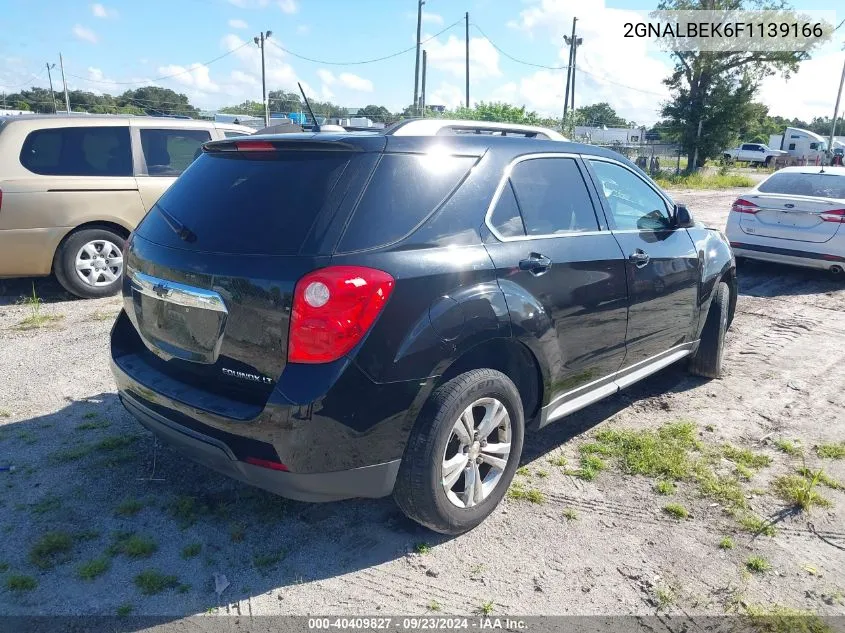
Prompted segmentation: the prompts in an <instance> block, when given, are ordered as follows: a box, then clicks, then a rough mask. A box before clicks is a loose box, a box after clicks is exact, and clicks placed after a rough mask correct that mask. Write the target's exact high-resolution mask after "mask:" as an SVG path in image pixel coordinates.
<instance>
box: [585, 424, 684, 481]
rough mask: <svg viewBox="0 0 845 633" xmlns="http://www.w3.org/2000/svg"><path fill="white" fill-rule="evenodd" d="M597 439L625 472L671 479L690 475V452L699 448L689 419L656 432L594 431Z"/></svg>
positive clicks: (667, 425)
mask: <svg viewBox="0 0 845 633" xmlns="http://www.w3.org/2000/svg"><path fill="white" fill-rule="evenodd" d="M596 440H598V442H599V443H601V444H603V445H605V446H606V447H607V448H608V449H609V450H610V452H609V455H612V456H614V457H616V459H617V460H618V462H619V465H620V467H621V468H622V470H623V471H624V472H626V473H628V474H631V475H645V476H648V477H663V478H665V479H670V480H678V479H686V478H688V477H690V476H691V473H692V466H693V464H692V461H691V459H690V456H689V451H690V450H691V449H696V448H698V441H697V440H696V438H695V425H693V424H692V423H690V422H675V423H672V424H666V425H664V426H662V427H660V428H659V429H658V430H657V431H652V430H643V431H631V430H624V429H623V430H616V429H606V430H603V431H599V432H598V433H597V434H596Z"/></svg>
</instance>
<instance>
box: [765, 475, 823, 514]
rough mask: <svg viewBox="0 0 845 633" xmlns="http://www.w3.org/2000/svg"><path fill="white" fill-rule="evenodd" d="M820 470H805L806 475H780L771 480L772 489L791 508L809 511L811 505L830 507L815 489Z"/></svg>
mask: <svg viewBox="0 0 845 633" xmlns="http://www.w3.org/2000/svg"><path fill="white" fill-rule="evenodd" d="M821 474H822V471H821V470H818V471H816V472H811V471H807V475H806V476H805V475H782V476H780V477H778V478H776V479H775V480H774V481H773V482H772V489H773V490H774V492H775V494H777V496H779V497H780V498H781V499H783V500H784V501H786V502H787V503H789V504H790V505H791V506H792V507H793V508H797V509H799V510H802V511H805V510H806V511H809V510H810V509H812V507H813V506H816V505H817V506H820V507H822V508H827V507H830V505H831V503H830V501H829V500H828V499H826V498H825V497H823V496H822V495H820V494H819V493H818V492H817V491H816V486H818V484H819V478H820V477H821ZM809 475H812V476H809Z"/></svg>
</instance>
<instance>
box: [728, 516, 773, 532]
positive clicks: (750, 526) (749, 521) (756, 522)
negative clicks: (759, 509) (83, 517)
mask: <svg viewBox="0 0 845 633" xmlns="http://www.w3.org/2000/svg"><path fill="white" fill-rule="evenodd" d="M737 523H739V526H740V527H741V528H742V529H743V530H745V531H746V532H751V533H752V534H762V535H763V536H774V535H775V534H777V529H776V528H775V526H774V525H772V524H771V523H770V522H769V521H766V520H765V519H762V518H760V517H758V516H757V515H756V514H752V513H750V512H746V513H744V514H742V515H740V516H739V517H737Z"/></svg>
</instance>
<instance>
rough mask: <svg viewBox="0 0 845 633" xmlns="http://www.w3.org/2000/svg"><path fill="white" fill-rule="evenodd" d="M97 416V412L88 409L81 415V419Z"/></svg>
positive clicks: (93, 418) (90, 418) (92, 418)
mask: <svg viewBox="0 0 845 633" xmlns="http://www.w3.org/2000/svg"><path fill="white" fill-rule="evenodd" d="M97 417H98V414H97V412H96V411H89V412H88V413H86V414H85V415H83V416H82V419H83V420H96V419H97Z"/></svg>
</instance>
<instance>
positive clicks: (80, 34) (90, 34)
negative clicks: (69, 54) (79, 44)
mask: <svg viewBox="0 0 845 633" xmlns="http://www.w3.org/2000/svg"><path fill="white" fill-rule="evenodd" d="M73 34H74V35H75V36H76V37H77V38H78V39H80V40H84V41H86V42H91V43H92V44H96V43H97V42H98V38H97V34H96V33H94V31H92V30H91V29H86V28H85V27H84V26H82V25H81V24H77V25H76V26H74V27H73Z"/></svg>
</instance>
